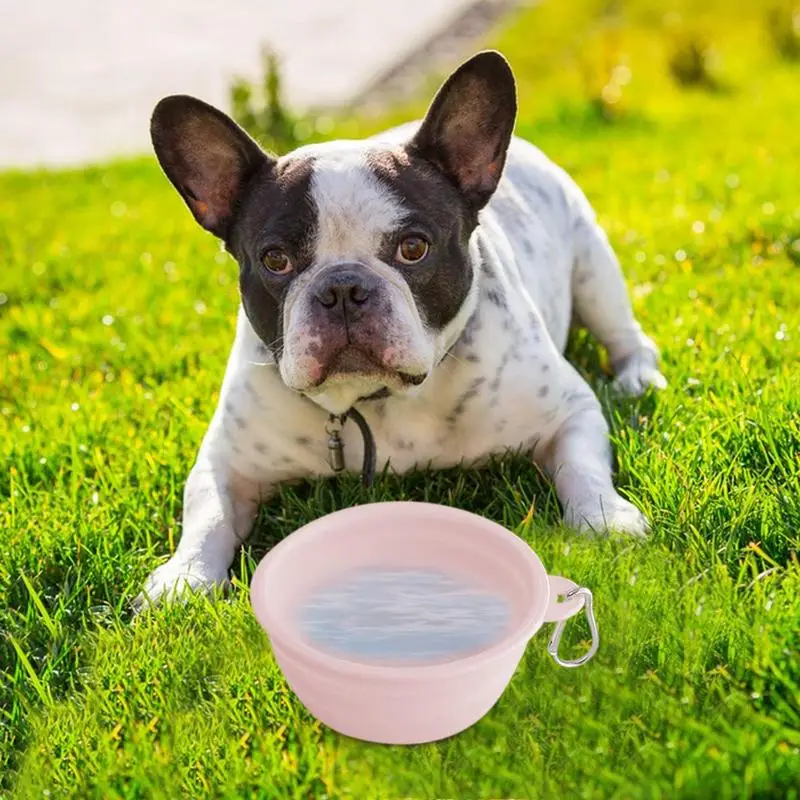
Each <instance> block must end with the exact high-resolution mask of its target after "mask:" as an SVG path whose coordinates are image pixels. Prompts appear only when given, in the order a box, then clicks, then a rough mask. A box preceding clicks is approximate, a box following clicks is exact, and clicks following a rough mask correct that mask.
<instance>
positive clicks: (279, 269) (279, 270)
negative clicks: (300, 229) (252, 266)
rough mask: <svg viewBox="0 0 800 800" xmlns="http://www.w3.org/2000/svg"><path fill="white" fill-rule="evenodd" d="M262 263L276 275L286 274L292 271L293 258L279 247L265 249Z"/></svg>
mask: <svg viewBox="0 0 800 800" xmlns="http://www.w3.org/2000/svg"><path fill="white" fill-rule="evenodd" d="M261 263H262V264H263V265H264V266H265V267H266V268H267V269H268V270H269V271H270V272H272V273H274V274H275V275H286V274H288V273H289V272H291V271H292V260H291V259H290V258H289V256H287V255H286V253H284V252H283V250H281V249H280V248H278V247H271V248H270V249H269V250H265V251H264V254H263V255H262V256H261Z"/></svg>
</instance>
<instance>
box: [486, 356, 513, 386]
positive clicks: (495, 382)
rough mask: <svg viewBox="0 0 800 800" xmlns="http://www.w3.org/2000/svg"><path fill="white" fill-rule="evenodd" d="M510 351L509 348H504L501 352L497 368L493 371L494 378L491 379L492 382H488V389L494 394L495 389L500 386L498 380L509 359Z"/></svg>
mask: <svg viewBox="0 0 800 800" xmlns="http://www.w3.org/2000/svg"><path fill="white" fill-rule="evenodd" d="M511 353H512V351H511V349H508V350H506V352H505V353H504V354H503V357H502V359H500V363H499V364H498V365H497V369H496V370H495V372H494V378H493V379H492V382H491V383H490V384H489V391H491V392H492V394H495V393H496V392H497V390H498V389H499V388H500V381H501V380H502V378H503V371H504V370H505V368H506V367H507V366H508V362H509V361H511Z"/></svg>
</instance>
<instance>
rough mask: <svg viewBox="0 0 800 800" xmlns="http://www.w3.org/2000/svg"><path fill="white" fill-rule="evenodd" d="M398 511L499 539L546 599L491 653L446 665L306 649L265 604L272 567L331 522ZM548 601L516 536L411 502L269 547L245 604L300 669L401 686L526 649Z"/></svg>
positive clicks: (348, 511) (355, 513)
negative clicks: (394, 681)
mask: <svg viewBox="0 0 800 800" xmlns="http://www.w3.org/2000/svg"><path fill="white" fill-rule="evenodd" d="M400 507H402V508H403V512H404V513H410V514H411V516H415V515H419V514H421V515H424V516H426V517H430V516H439V517H448V518H449V519H450V520H451V521H452V520H453V519H461V520H462V521H463V522H465V523H466V524H468V525H470V526H472V527H474V528H476V529H478V530H480V531H481V533H482V534H483V535H485V536H491V537H494V538H496V539H503V540H504V543H505V544H506V545H507V546H510V547H512V548H513V549H516V550H517V551H518V553H519V555H520V557H521V560H522V561H523V563H525V564H526V566H527V568H528V570H529V574H530V578H531V580H532V581H534V582H535V583H539V585H544V586H545V593H544V596H543V597H542V598H541V602H536V603H533V607H532V608H530V609H529V610H528V612H527V614H526V615H525V617H524V618H523V619H522V620H521V621H520V622H519V623H518V624H517V625H515V626H514V628H512V629H511V630H510V631H509V632H508V633H506V635H505V636H503V638H502V639H499V640H498V641H497V642H495V643H494V644H493V645H491V647H487V648H486V649H485V650H481V651H480V652H478V653H474V654H472V655H469V656H465V657H464V658H456V659H453V660H451V661H441V662H437V663H434V664H403V665H399V664H394V665H383V664H374V663H368V662H363V661H354V660H351V659H347V658H341V657H340V656H336V655H333V654H329V653H326V652H325V651H323V650H318V649H317V648H315V647H313V646H311V645H309V644H307V643H306V642H305V641H304V640H303V638H302V636H301V635H300V634H299V633H297V632H296V631H295V628H294V627H293V626H291V625H288V624H286V621H285V620H284V619H283V618H281V617H280V616H279V615H278V614H277V613H276V612H274V611H273V609H272V606H271V604H270V603H268V602H267V600H266V597H265V594H266V589H267V586H268V580H267V576H268V573H269V571H270V570H271V569H273V568H274V567H275V564H276V562H278V561H279V559H280V558H281V557H282V556H283V554H284V553H285V552H286V551H288V550H290V549H291V548H292V547H295V546H297V543H298V542H300V541H301V540H302V539H306V538H308V537H310V536H321V535H324V534H323V533H322V532H323V531H324V529H325V528H326V527H327V525H328V524H329V523H330V521H331V520H332V519H333V518H338V519H341V518H342V517H347V518H348V519H350V518H354V517H359V516H365V515H367V514H373V513H375V512H376V510H378V509H381V508H383V509H385V510H387V511H388V510H390V509H391V508H394V509H398V510H399V509H400ZM537 579H538V580H537ZM540 581H541V583H540ZM549 597H550V580H549V575H548V574H547V570H546V569H545V568H544V565H543V564H542V561H541V559H540V558H539V556H538V555H537V554H536V552H535V551H534V550H533V548H532V547H530V545H529V544H528V543H527V542H525V541H524V540H523V539H521V538H520V537H519V536H517V535H516V534H515V533H513V532H512V531H510V530H508V529H507V528H505V527H504V526H503V525H501V524H500V523H497V522H494V521H493V520H490V519H487V518H486V517H482V516H480V515H479V514H474V513H472V512H471V511H465V510H464V509H460V508H455V507H453V506H445V505H440V504H438V503H427V502H418V501H410V500H389V501H383V502H376V503H362V504H360V505H357V506H350V507H349V508H344V509H339V510H338V511H333V512H331V513H330V514H326V515H324V516H322V517H318V518H317V519H315V520H312V521H311V522H309V523H307V524H306V525H303V526H302V527H300V528H298V529H297V530H296V531H294V532H293V533H291V534H289V535H288V536H286V537H285V538H284V539H282V540H281V541H280V542H278V544H276V545H274V546H273V547H272V548H271V549H270V550H269V551H268V552H267V554H266V555H265V556H264V557H263V558H262V559H261V561H260V562H259V564H258V566H257V567H256V569H255V571H254V573H253V577H252V579H251V581H250V603H251V606H252V609H253V612H254V613H255V616H256V618H257V620H258V622H259V624H260V625H261V627H262V628H263V629H264V631H265V632H266V633H267V636H268V637H269V639H270V643H271V645H272V647H273V650H274V649H275V648H276V647H277V649H279V650H282V651H287V652H288V653H289V654H290V655H291V656H293V658H294V659H295V660H298V661H299V662H300V663H302V664H304V665H314V666H315V667H317V668H319V669H321V670H324V671H326V672H330V673H340V674H344V675H352V676H354V677H358V678H361V679H368V678H383V679H390V678H403V679H406V680H408V679H411V680H417V679H420V680H421V679H425V680H430V679H434V678H437V677H448V678H450V677H453V676H455V675H457V674H461V673H463V672H469V671H471V670H473V669H476V668H484V667H486V666H488V665H489V664H490V663H493V662H494V661H496V660H498V659H501V658H503V657H504V656H506V655H507V654H508V653H509V652H510V651H512V650H514V649H515V648H517V647H518V646H519V645H520V644H521V643H527V642H528V641H529V640H530V639H531V638H532V637H533V635H534V634H535V633H536V632H537V631H538V630H539V628H540V627H541V626H542V623H543V621H544V617H545V614H546V612H547V607H548V602H549Z"/></svg>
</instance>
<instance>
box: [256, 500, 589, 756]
mask: <svg viewBox="0 0 800 800" xmlns="http://www.w3.org/2000/svg"><path fill="white" fill-rule="evenodd" d="M363 568H378V569H387V568H389V569H392V570H394V569H425V568H428V569H430V568H435V569H439V570H442V571H445V570H446V571H447V572H448V573H450V574H455V575H458V576H459V577H460V578H463V579H464V580H465V581H468V582H470V583H471V584H474V585H475V586H477V587H480V588H482V589H485V590H487V591H490V592H492V593H494V594H496V595H499V596H500V597H502V598H503V599H505V600H506V602H507V603H508V606H509V608H510V619H509V621H508V624H507V626H506V629H505V631H504V634H503V635H502V637H501V638H499V639H498V640H496V641H495V642H494V643H493V644H491V645H490V646H488V647H486V648H485V649H483V650H480V651H479V652H477V653H472V654H470V655H467V656H466V657H460V658H455V659H453V660H449V661H443V662H442V661H439V662H436V663H421V664H410V665H409V664H402V665H392V664H386V663H375V662H372V663H370V662H368V661H360V660H355V659H348V658H342V657H339V656H336V655H332V654H330V653H327V652H325V651H323V650H320V649H318V648H317V647H315V646H314V645H313V644H312V643H311V641H310V640H308V639H306V638H305V637H304V635H303V632H302V630H301V626H300V624H299V609H300V607H301V605H302V604H303V602H304V601H305V600H306V599H307V598H308V597H309V596H310V595H311V594H312V593H313V592H314V591H315V590H316V589H318V588H319V587H320V586H324V585H326V584H330V583H331V582H332V581H335V580H336V579H337V577H339V576H342V575H345V574H347V573H350V572H351V571H352V570H355V569H363ZM250 591H251V602H252V605H253V610H254V611H255V615H256V618H257V619H258V621H259V623H260V624H261V626H262V627H263V628H264V630H265V631H266V633H267V635H268V636H269V640H270V643H271V645H272V651H273V654H274V656H275V660H276V661H277V663H278V665H279V667H280V668H281V670H282V672H283V675H284V677H285V679H286V681H287V683H288V684H289V686H290V687H291V689H292V690H293V691H294V693H295V694H296V695H297V697H298V698H299V700H300V701H301V702H302V703H303V705H304V706H305V707H306V708H307V709H308V710H309V711H310V712H311V714H313V715H314V716H315V717H316V718H317V719H319V720H320V721H321V722H323V723H324V724H325V725H327V726H328V727H330V728H332V729H333V730H335V731H338V732H339V733H343V734H346V735H348V736H352V737H355V738H357V739H363V740H366V741H371V742H383V743H386V744H418V743H421V742H430V741H435V740H437V739H443V738H445V737H447V736H451V735H453V734H455V733H458V732H459V731H462V730H464V729H465V728H468V727H469V726H470V725H472V724H474V723H475V722H477V721H478V720H479V719H480V718H481V717H483V716H484V714H486V713H487V712H488V711H489V710H490V709H491V708H492V706H494V704H495V703H496V702H497V701H498V699H499V698H500V695H501V694H502V693H503V691H504V690H505V688H506V686H507V685H508V682H509V681H510V680H511V676H512V675H513V674H514V671H515V670H516V668H517V665H518V664H519V662H520V659H521V658H522V654H523V652H524V650H525V647H526V645H527V643H528V640H529V639H530V638H531V637H532V636H533V635H534V634H535V633H536V631H538V630H539V628H540V627H541V626H542V624H543V623H545V622H556V623H557V625H556V629H555V631H554V633H553V637H552V639H551V641H550V644H549V646H548V651H549V652H550V654H551V655H552V656H553V658H554V659H555V660H556V661H557V662H558V663H559V664H561V665H562V666H566V667H574V666H580V665H581V664H584V663H586V661H588V660H589V659H590V658H591V657H592V656H593V655H594V653H595V652H596V650H597V645H598V636H597V627H596V625H595V622H594V616H593V612H592V594H591V592H590V591H589V590H588V589H585V588H583V587H579V586H577V585H576V584H575V583H573V582H572V581H569V580H567V579H566V578H561V577H558V576H548V575H547V572H546V571H545V569H544V567H543V566H542V562H541V561H540V560H539V558H538V556H537V555H536V553H534V552H533V550H531V548H530V547H529V546H528V545H527V544H526V543H525V542H524V541H522V539H520V538H519V537H517V536H515V535H514V534H513V533H511V532H509V531H507V530H506V529H505V528H503V527H502V526H500V525H498V524H496V523H494V522H491V521H489V520H487V519H484V518H483V517H479V516H476V515H474V514H470V513H468V512H466V511H461V510H458V509H455V508H449V507H446V506H439V505H432V504H428V503H405V502H395V503H373V504H368V505H363V506H356V507H354V508H348V509H345V510H343V511H338V512H336V513H333V514H330V515H328V516H326V517H322V518H321V519H318V520H316V521H314V522H312V523H310V524H309V525H306V526H305V527H303V528H301V529H300V530H298V531H296V532H295V533H293V534H291V535H290V536H288V537H287V538H286V539H284V540H283V541H282V542H280V543H279V544H277V545H276V546H275V547H273V548H272V550H271V551H270V552H269V553H268V554H267V555H266V556H265V557H264V559H263V560H262V561H261V563H260V564H259V565H258V568H257V569H256V571H255V574H254V575H253V580H252V585H251V589H250ZM562 598H563V600H562ZM582 608H583V609H585V610H586V613H587V617H588V620H589V626H590V629H591V632H592V644H591V648H590V649H589V651H588V652H587V653H586V654H585V655H584V656H583V657H582V658H580V659H578V660H577V661H564V660H562V659H561V658H560V657H559V655H558V642H559V639H560V636H561V631H562V630H563V626H564V622H565V620H567V619H568V618H569V617H571V616H573V615H574V614H576V613H577V612H578V611H580V610H581V609H582Z"/></svg>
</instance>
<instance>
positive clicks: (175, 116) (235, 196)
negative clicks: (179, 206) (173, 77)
mask: <svg viewBox="0 0 800 800" xmlns="http://www.w3.org/2000/svg"><path fill="white" fill-rule="evenodd" d="M150 136H151V138H152V140H153V148H154V149H155V151H156V156H157V157H158V161H159V163H160V164H161V167H162V169H163V170H164V172H165V173H166V174H167V177H168V178H169V179H170V181H171V182H172V184H173V186H175V188H176V189H177V190H178V192H179V194H180V195H181V197H183V199H184V201H185V202H186V205H188V206H189V208H190V209H191V212H192V214H194V217H195V219H196V220H197V221H198V222H199V223H200V224H201V225H202V226H203V227H204V228H205V229H206V230H207V231H211V233H213V234H214V235H215V236H218V237H220V238H221V239H225V238H226V236H227V234H228V231H229V227H230V223H231V221H232V219H233V216H234V214H235V211H236V206H237V203H238V201H239V199H240V197H241V195H242V191H243V189H244V187H245V185H246V184H247V182H248V180H249V179H250V177H252V176H253V175H254V174H255V173H256V171H258V170H259V169H260V168H261V167H262V166H264V165H265V164H267V163H268V162H270V161H271V158H270V157H269V156H267V154H266V153H265V152H264V151H263V150H262V149H261V148H260V147H259V146H258V145H257V144H256V142H255V141H253V139H251V138H250V137H249V136H248V135H247V134H246V133H245V132H244V130H242V128H240V127H239V126H238V125H237V124H236V123H235V122H234V121H233V120H232V119H231V118H230V117H229V116H227V114H223V112H222V111H219V110H218V109H216V108H214V107H213V106H210V105H208V103H204V102H203V101H202V100H198V99H196V98H194V97H189V96H187V95H172V96H171V97H165V98H164V99H163V100H161V101H160V102H159V103H158V105H157V106H156V107H155V110H154V111H153V116H152V119H151V120H150Z"/></svg>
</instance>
